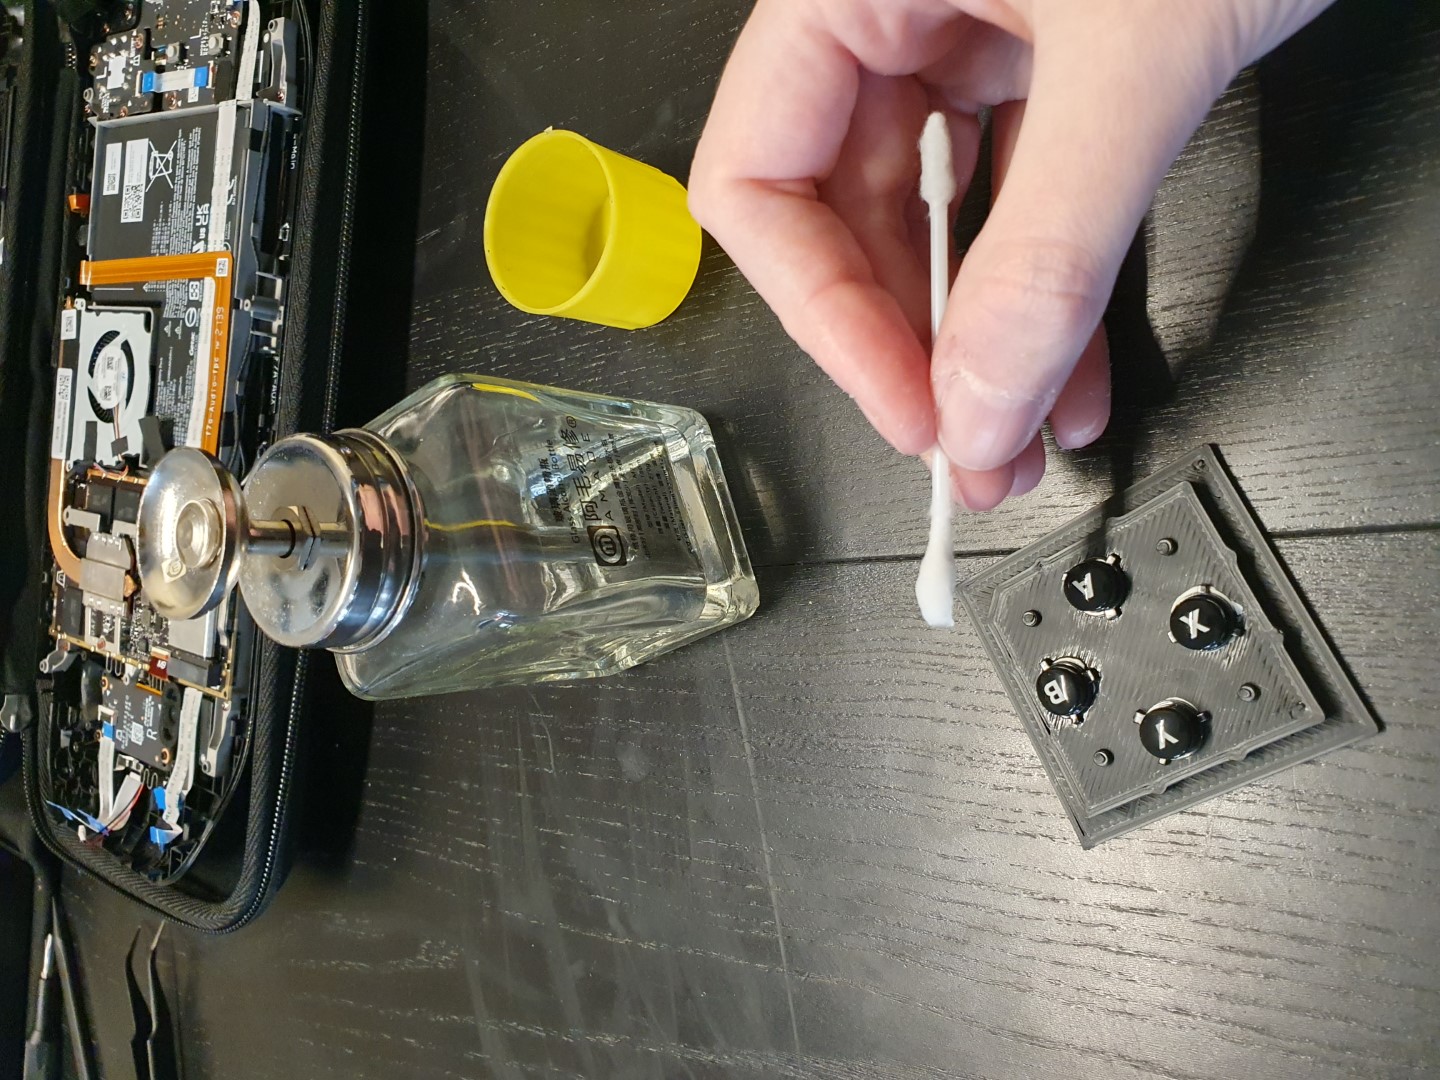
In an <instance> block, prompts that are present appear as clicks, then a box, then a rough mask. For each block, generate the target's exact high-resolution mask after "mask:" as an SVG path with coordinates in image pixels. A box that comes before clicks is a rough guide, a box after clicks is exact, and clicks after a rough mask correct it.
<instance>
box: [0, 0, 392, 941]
mask: <svg viewBox="0 0 1440 1080" xmlns="http://www.w3.org/2000/svg"><path fill="white" fill-rule="evenodd" d="M305 2H306V3H307V4H308V5H309V7H308V10H309V12H310V23H311V26H312V27H313V28H314V33H313V44H312V54H311V56H310V62H311V65H312V66H311V78H310V84H309V93H308V95H307V102H306V108H305V121H304V123H305V136H304V140H303V144H302V151H301V158H300V164H299V182H298V191H297V195H296V203H295V212H294V218H293V220H294V223H295V233H296V235H297V236H298V237H300V238H303V239H301V240H300V241H299V242H297V243H296V244H295V246H294V248H293V251H292V258H291V268H290V274H289V284H288V296H287V302H286V329H285V335H284V339H283V344H282V348H281V353H280V357H281V359H280V366H279V376H278V378H279V393H278V395H277V397H278V402H279V405H278V409H277V410H276V412H275V414H274V417H273V424H272V428H273V430H272V437H280V436H283V435H286V434H290V433H293V432H295V431H299V430H311V431H315V430H319V431H324V430H328V429H329V428H330V427H332V426H333V419H334V416H333V414H334V410H335V400H336V392H337V388H338V386H339V378H340V362H341V353H342V349H343V346H344V340H345V333H344V330H345V326H346V319H347V310H346V298H347V292H348V288H349V285H350V280H349V275H350V266H351V247H352V239H353V231H354V224H355V213H356V197H357V186H358V167H359V156H360V113H361V103H362V90H363V86H364V79H365V73H366V57H367V44H368V30H369V13H368V3H367V0H305ZM57 6H58V5H57V3H56V2H55V0H25V3H24V5H23V13H24V22H25V26H24V31H23V38H22V42H21V45H20V47H19V49H18V50H17V51H12V53H11V55H10V58H9V61H10V64H11V68H12V84H11V85H12V88H13V91H14V92H13V94H12V99H13V102H14V105H13V123H12V125H11V127H12V129H11V131H10V132H9V134H10V137H11V138H10V145H11V147H12V156H11V158H10V162H9V170H8V173H9V176H8V187H7V190H6V192H5V204H6V206H7V214H6V217H5V223H4V244H5V248H4V251H5V256H4V261H3V264H0V461H3V462H5V463H6V466H7V471H8V473H9V475H8V477H7V479H6V481H5V482H3V483H0V500H3V501H0V514H3V518H4V521H5V525H3V526H0V612H3V614H0V619H4V620H7V621H4V622H0V692H3V695H4V699H3V713H0V719H3V723H4V728H5V730H6V732H7V734H5V735H0V739H6V738H13V737H15V736H18V737H19V738H20V740H21V742H22V745H23V755H22V758H23V767H22V770H21V771H22V776H21V777H18V778H16V781H15V782H21V783H23V785H24V789H25V795H26V800H27V802H28V804H29V808H30V816H31V818H32V820H33V822H34V825H35V829H36V831H37V832H38V834H39V836H40V838H41V839H42V840H43V842H44V843H45V845H46V846H47V847H48V848H50V849H51V850H52V851H53V852H54V853H55V854H56V855H58V856H59V857H60V858H61V859H62V860H64V861H65V862H66V863H68V864H70V865H72V866H75V867H79V868H81V869H83V870H84V871H86V872H88V873H90V874H93V875H94V876H95V877H97V878H99V879H100V880H102V881H104V882H105V883H106V884H108V885H109V886H111V887H113V888H115V889H117V890H119V891H120V892H122V893H124V894H126V895H127V896H129V897H131V898H132V899H134V900H135V901H137V902H138V903H139V904H141V905H143V906H144V907H146V908H148V909H150V910H151V911H153V912H156V913H158V914H161V915H164V916H166V917H169V918H171V919H173V920H175V921H177V922H181V923H184V924H186V925H188V926H191V927H194V928H196V929H198V930H201V931H206V932H210V933H224V932H228V931H231V930H235V929H238V928H239V927H241V926H243V925H245V924H246V923H247V922H249V921H250V920H252V919H254V918H255V917H256V916H257V915H258V914H260V912H261V911H263V910H264V909H265V907H266V905H267V904H268V903H269V902H270V900H271V899H272V898H273V896H274V895H275V892H276V890H277V889H278V887H279V885H280V883H281V882H282V881H283V879H284V876H285V873H286V870H287V867H288V863H289V858H290V849H291V846H292V839H293V832H294V819H295V816H296V808H297V804H298V800H297V799H296V798H295V790H296V787H297V783H298V781H297V771H298V770H299V769H300V768H301V764H302V757H303V755H302V754H301V753H300V749H301V743H302V734H303V732H304V719H305V717H306V714H307V711H308V709H307V702H308V701H309V698H310V695H311V692H312V679H311V678H310V677H309V676H310V671H309V661H308V660H307V657H306V656H305V655H303V654H300V653H297V652H294V651H291V650H287V649H284V648H281V647H280V646H277V645H274V644H273V643H271V642H269V641H268V640H265V639H264V638H263V637H260V636H259V635H257V636H256V646H255V647H256V648H257V649H258V650H259V652H258V657H257V664H258V666H257V671H258V679H257V682H256V685H255V687H254V691H253V694H252V697H251V704H250V709H249V724H250V736H249V740H248V750H247V754H248V761H247V762H245V763H244V766H243V768H244V772H243V774H242V776H241V779H240V782H239V787H238V790H237V791H236V794H235V796H234V798H233V800H232V801H231V802H230V803H229V805H228V806H227V807H226V808H225V810H224V811H223V813H222V814H221V820H220V822H219V825H218V827H217V828H216V830H215V832H214V834H213V835H212V836H211V838H210V840H209V842H208V843H207V844H206V846H205V848H204V849H203V850H202V852H201V854H200V856H199V858H198V860H197V862H196V863H195V865H194V866H193V867H192V869H191V870H190V871H189V872H188V873H187V874H185V875H184V876H183V877H180V878H178V879H177V880H176V881H175V882H174V883H173V884H170V885H163V884H157V883H155V882H154V881H152V880H150V879H149V878H147V877H145V876H143V875H142V874H140V873H138V872H136V871H134V870H132V869H130V868H129V867H127V866H126V865H124V864H123V863H121V862H120V861H119V860H118V859H117V858H116V857H114V856H113V855H111V854H110V853H109V852H108V851H106V850H104V849H103V848H98V847H92V846H88V845H86V844H84V843H82V842H81V841H80V839H79V837H78V836H77V835H76V834H75V833H74V832H73V831H69V830H66V829H62V828H60V827H58V826H57V825H56V823H55V820H54V818H53V815H52V814H50V813H49V812H48V811H47V810H46V809H45V803H46V800H47V793H48V791H49V785H50V777H49V775H48V768H49V765H48V760H49V759H48V755H47V754H46V753H44V752H43V748H44V747H46V746H48V745H49V740H50V738H51V737H52V733H51V732H50V731H49V730H48V728H47V723H48V721H47V719H46V718H47V716H48V713H49V710H48V708H47V694H48V691H49V687H48V685H47V681H46V680H45V679H44V678H43V677H41V678H39V679H38V680H37V675H36V672H37V671H38V664H39V660H40V658H41V656H42V655H43V650H44V649H45V648H46V645H45V625H44V624H45V621H46V615H45V612H44V610H43V608H44V594H43V590H42V580H43V577H44V575H45V574H46V572H47V569H48V567H49V559H50V555H49V551H48V547H47V541H46V521H45V515H46V509H45V503H46V500H45V488H46V470H47V467H48V465H49V443H50V424H51V418H52V405H53V403H52V397H53V394H54V367H53V364H54V359H53V358H54V355H55V348H56V338H57V334H56V329H55V327H56V321H57V319H58V318H59V307H60V298H61V295H62V292H61V290H62V273H63V269H62V262H63V260H62V245H63V243H64V242H65V237H66V236H67V235H69V234H68V233H67V231H66V221H65V219H66V206H65V196H66V191H65V186H66V182H67V180H66V178H67V177H69V176H71V175H73V171H74V170H73V168H72V167H71V166H72V164H73V159H72V155H74V154H76V153H78V152H80V151H79V147H80V145H81V142H82V140H80V139H79V138H78V136H79V134H80V125H81V124H83V123H84V119H83V115H82V106H81V88H82V79H81V76H80V72H79V70H78V69H77V66H76V65H77V60H76V51H75V50H74V49H73V48H67V45H66V42H65V37H66V35H65V33H64V32H63V31H62V28H61V23H60V20H59V16H58V15H57V11H56V7H57ZM3 62H4V60H3V58H0V63H3Z"/></svg>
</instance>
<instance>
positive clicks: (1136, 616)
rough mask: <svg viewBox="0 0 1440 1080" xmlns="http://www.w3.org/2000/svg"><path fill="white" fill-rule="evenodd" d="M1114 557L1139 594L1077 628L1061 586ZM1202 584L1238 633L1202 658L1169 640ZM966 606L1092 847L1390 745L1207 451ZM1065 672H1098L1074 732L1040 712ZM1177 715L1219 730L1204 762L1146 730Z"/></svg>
mask: <svg viewBox="0 0 1440 1080" xmlns="http://www.w3.org/2000/svg"><path fill="white" fill-rule="evenodd" d="M1112 515H1113V516H1112ZM1162 540H1167V541H1170V544H1169V545H1161V541H1162ZM1162 546H1163V547H1166V548H1168V547H1171V546H1173V552H1172V553H1169V554H1166V553H1164V552H1163V551H1162V550H1161V548H1162ZM1112 554H1113V555H1118V556H1119V560H1120V567H1121V569H1123V570H1124V571H1125V572H1126V574H1127V575H1129V577H1130V593H1129V595H1128V596H1127V597H1126V598H1125V600H1124V601H1123V602H1122V603H1121V605H1120V608H1119V614H1118V615H1116V616H1111V617H1107V616H1106V615H1095V614H1089V613H1085V612H1080V611H1076V610H1075V609H1074V608H1073V607H1071V606H1070V604H1069V603H1068V602H1067V601H1066V600H1065V598H1064V595H1063V593H1062V590H1061V579H1062V578H1063V575H1064V573H1065V571H1066V570H1067V569H1068V568H1069V567H1070V566H1072V565H1073V564H1075V563H1077V562H1080V561H1081V560H1083V559H1086V558H1104V557H1106V556H1108V555H1112ZM1202 585H1203V586H1209V587H1210V588H1212V589H1214V590H1215V591H1217V592H1219V593H1221V594H1223V595H1224V596H1225V597H1226V598H1227V599H1229V600H1230V601H1231V602H1232V604H1233V605H1234V606H1235V607H1236V608H1238V609H1239V611H1240V614H1241V630H1240V633H1239V634H1238V635H1237V636H1236V637H1235V638H1234V639H1233V640H1232V641H1230V642H1229V643H1228V644H1226V645H1225V646H1223V647H1221V648H1220V649H1217V650H1214V651H1209V652H1192V651H1190V650H1187V649H1184V648H1182V647H1181V646H1179V645H1177V644H1176V643H1175V642H1174V641H1173V640H1171V638H1170V637H1169V615H1170V610H1171V608H1172V606H1173V605H1174V604H1175V602H1176V601H1177V600H1178V599H1179V598H1180V597H1181V596H1182V595H1184V594H1186V593H1187V592H1189V591H1191V590H1192V589H1194V588H1196V587H1199V586H1202ZM961 597H962V599H963V600H964V603H965V606H966V609H967V610H968V611H969V613H970V617H971V619H972V620H973V621H974V623H975V626H976V628H977V629H978V630H979V631H980V636H981V638H982V639H983V640H984V642H985V648H986V650H987V651H988V652H989V654H990V658H991V660H992V661H993V662H994V664H995V667H996V669H997V670H998V671H999V673H1000V676H1001V679H1002V680H1003V682H1004V684H1005V689H1006V690H1007V691H1008V693H1009V694H1010V698H1011V701H1012V702H1013V703H1014V705H1015V708H1016V711H1017V712H1018V713H1019V714H1020V718H1021V721H1022V722H1023V723H1024V726H1025V730H1026V732H1027V733H1028V734H1029V736H1030V740H1031V742H1032V743H1033V744H1034V746H1035V750H1036V753H1038V754H1039V755H1040V760H1041V762H1042V763H1043V764H1044V766H1045V770H1046V772H1047V773H1048V774H1049V776H1050V780H1051V783H1052V784H1053V785H1054V786H1055V790H1056V792H1057V793H1058V794H1059V796H1060V799H1061V802H1062V803H1063V804H1064V806H1065V810H1066V812H1067V814H1068V815H1069V817H1070V821H1071V823H1072V824H1073V825H1074V827H1075V831H1076V833H1077V835H1078V836H1079V838H1080V843H1081V845H1082V846H1083V847H1086V848H1089V847H1093V846H1095V845H1096V844H1098V843H1100V842H1101V841H1103V840H1108V839H1110V838H1111V837H1114V836H1119V835H1120V834H1122V833H1125V832H1128V831H1130V830H1131V829H1135V828H1138V827H1139V826H1141V825H1146V824H1149V823H1151V822H1154V821H1158V820H1160V819H1161V818H1164V817H1167V816H1169V815H1170V814H1173V813H1176V812H1178V811H1180V810H1184V809H1186V808H1187V807H1191V806H1194V805H1195V804H1196V803H1198V802H1200V801H1202V800H1204V799H1208V798H1210V797H1212V796H1215V795H1219V794H1221V793H1223V792H1226V791H1230V790H1232V789H1234V788H1237V787H1239V786H1241V785H1242V784H1246V783H1249V782H1250V781H1252V780H1256V779H1259V778H1260V777H1262V776H1268V775H1270V774H1271V773H1274V772H1277V771H1279V770H1281V769H1284V768H1288V767H1289V766H1291V765H1296V764H1299V763H1300V762H1302V761H1307V760H1309V759H1311V758H1313V757H1315V756H1317V755H1319V754H1323V753H1325V752H1327V751H1329V750H1333V749H1336V748H1337V747H1340V746H1345V745H1347V744H1349V743H1352V742H1354V741H1356V740H1357V739H1360V738H1363V737H1364V736H1366V735H1370V734H1373V733H1374V732H1375V731H1377V730H1378V728H1379V724H1378V723H1377V721H1376V719H1375V717H1374V715H1373V714H1372V713H1371V711H1370V709H1369V708H1368V706H1367V705H1366V704H1365V702H1364V701H1363V700H1362V699H1361V697H1360V694H1359V692H1358V691H1357V690H1356V688H1355V686H1354V684H1353V683H1352V681H1351V680H1350V677H1349V675H1348V673H1347V672H1346V671H1345V669H1344V667H1343V666H1342V665H1341V664H1340V661H1339V659H1338V657H1336V655H1335V653H1334V651H1333V650H1332V649H1331V648H1330V646H1329V643H1328V642H1327V641H1326V639H1325V637H1324V635H1323V633H1322V632H1321V630H1320V628H1319V626H1317V625H1316V623H1315V620H1314V619H1313V618H1312V617H1311V616H1310V613H1309V611H1308V610H1307V609H1306V607H1305V604H1304V602H1303V601H1302V600H1301V598H1300V595H1299V593H1298V592H1297V591H1296V589H1295V586H1294V585H1293V584H1292V583H1291V581H1290V578H1289V576H1288V574H1287V573H1286V572H1285V570H1284V568H1283V566H1282V565H1281V564H1280V561H1279V559H1278V558H1277V557H1276V555H1275V553H1274V552H1273V551H1272V550H1271V548H1270V545H1269V543H1268V542H1267V540H1266V538H1265V535H1264V533H1263V532H1262V531H1261V529H1260V525H1259V523H1258V522H1257V521H1256V519H1255V517H1254V515H1253V514H1252V513H1251V512H1250V510H1249V508H1248V506H1247V505H1246V504H1245V501H1244V499H1243V497H1242V496H1241V494H1240V492H1239V490H1238V489H1237V488H1236V486H1235V484H1234V482H1233V481H1232V480H1231V479H1230V477H1229V475H1228V474H1227V473H1226V471H1225V468H1224V465H1223V463H1222V461H1221V459H1220V456H1219V454H1218V452H1217V451H1216V450H1215V448H1213V447H1209V446H1205V447H1201V448H1200V449H1198V450H1196V451H1195V452H1194V453H1192V454H1189V455H1187V456H1186V457H1185V458H1184V459H1183V460H1181V461H1179V462H1177V463H1175V464H1174V465H1171V466H1169V467H1168V468H1166V469H1164V470H1162V471H1160V472H1158V473H1156V474H1155V475H1154V476H1151V477H1149V478H1148V479H1146V480H1142V481H1141V482H1139V483H1137V484H1136V485H1135V486H1134V487H1132V488H1130V489H1129V490H1128V491H1126V492H1125V493H1124V494H1123V495H1121V496H1119V498H1118V499H1116V500H1113V501H1112V502H1111V503H1107V504H1105V505H1102V506H1100V507H1097V508H1095V509H1093V510H1090V511H1088V512H1087V513H1085V514H1082V515H1081V516H1080V517H1078V518H1076V519H1075V520H1073V521H1071V522H1070V523H1069V524H1068V525H1065V526H1064V527H1063V528H1060V529H1057V530H1056V531H1055V532H1053V533H1051V534H1050V535H1049V536H1046V537H1044V538H1043V539H1041V540H1039V541H1037V542H1036V543H1034V544H1031V545H1030V546H1029V547H1027V548H1024V549H1022V550H1020V551H1017V552H1015V553H1014V554H1012V555H1009V556H1007V557H1006V558H1004V559H1001V560H1000V561H998V562H996V563H995V564H993V565H992V566H991V567H989V568H988V569H986V570H985V571H983V572H982V573H980V574H978V575H976V576H975V577H973V578H971V579H970V580H969V581H967V582H965V583H964V585H963V587H962V590H961ZM1037 612H1038V613H1039V616H1040V618H1039V621H1038V622H1036V621H1035V620H1034V615H1033V613H1037ZM1027 613H1031V614H1030V617H1029V618H1026V615H1027ZM1066 656H1069V657H1075V658H1078V659H1080V660H1082V661H1084V662H1085V664H1086V665H1087V666H1088V667H1090V668H1091V669H1093V670H1095V671H1096V672H1098V673H1099V694H1098V697H1097V698H1096V701H1095V703H1094V704H1093V705H1092V706H1091V707H1090V709H1089V710H1087V711H1086V713H1085V714H1084V716H1083V718H1082V722H1081V723H1078V724H1077V723H1074V722H1072V721H1071V720H1069V719H1065V718H1058V717H1055V716H1052V715H1051V714H1050V713H1049V712H1047V711H1046V710H1045V709H1043V708H1042V707H1041V705H1040V702H1039V700H1038V699H1037V697H1036V689H1035V680H1036V677H1037V676H1038V675H1039V673H1040V671H1041V668H1042V664H1043V662H1044V661H1046V660H1056V659H1060V658H1061V657H1066ZM1242 687H1245V689H1244V690H1242V689H1241V688H1242ZM1257 690H1258V696H1255V694H1254V691H1257ZM1168 698H1181V699H1184V700H1186V701H1189V702H1191V703H1192V704H1194V705H1195V706H1197V707H1198V708H1200V709H1201V710H1203V711H1204V712H1205V713H1207V714H1208V717H1209V719H1208V721H1207V725H1208V731H1207V736H1206V741H1205V743H1204V744H1203V745H1202V746H1201V748H1200V749H1199V750H1197V751H1196V752H1195V753H1194V754H1192V755H1190V756H1188V757H1185V758H1180V759H1176V760H1173V761H1171V762H1169V763H1162V762H1160V761H1159V760H1158V759H1156V758H1154V757H1152V756H1151V755H1150V754H1149V753H1147V752H1146V751H1145V749H1144V748H1143V747H1142V746H1141V745H1140V741H1139V739H1138V737H1137V735H1136V730H1135V717H1136V715H1137V713H1138V712H1141V711H1143V710H1146V709H1148V708H1150V707H1152V706H1154V705H1156V704H1158V703H1159V702H1161V701H1163V700H1165V699H1168ZM1100 750H1105V751H1107V752H1108V755H1109V761H1108V763H1107V764H1104V765H1102V764H1100V763H1099V761H1098V760H1097V752H1098V751H1100ZM1104 756H1105V755H1101V757H1102V758H1103V757H1104Z"/></svg>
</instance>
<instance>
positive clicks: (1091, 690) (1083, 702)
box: [1035, 657, 1099, 716]
mask: <svg viewBox="0 0 1440 1080" xmlns="http://www.w3.org/2000/svg"><path fill="white" fill-rule="evenodd" d="M1096 684H1097V680H1096V677H1095V673H1094V672H1093V671H1091V670H1090V669H1089V668H1087V667H1086V666H1085V663H1084V661H1081V660H1076V659H1074V658H1073V657H1066V658H1065V659H1063V660H1056V661H1055V662H1054V663H1053V664H1051V665H1050V666H1049V667H1047V668H1046V669H1045V670H1044V671H1042V672H1040V677H1039V678H1038V679H1036V680H1035V693H1036V695H1037V696H1038V697H1039V698H1040V704H1041V705H1042V706H1044V708H1045V711H1046V712H1048V713H1051V714H1052V715H1054V716H1079V715H1080V714H1081V713H1083V712H1084V711H1085V710H1086V709H1088V708H1090V706H1091V705H1093V704H1095V694H1096V692H1097V690H1098V689H1099V687H1098V686H1097V685H1096Z"/></svg>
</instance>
